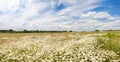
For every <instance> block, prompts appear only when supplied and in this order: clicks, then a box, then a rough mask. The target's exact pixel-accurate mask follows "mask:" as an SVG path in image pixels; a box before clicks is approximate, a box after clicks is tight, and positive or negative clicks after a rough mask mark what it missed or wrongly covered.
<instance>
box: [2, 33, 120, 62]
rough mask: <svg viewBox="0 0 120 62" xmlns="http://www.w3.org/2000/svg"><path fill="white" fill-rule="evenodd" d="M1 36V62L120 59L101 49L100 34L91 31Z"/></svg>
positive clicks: (80, 61)
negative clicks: (98, 40)
mask: <svg viewBox="0 0 120 62" xmlns="http://www.w3.org/2000/svg"><path fill="white" fill-rule="evenodd" d="M0 35H1V37H0V62H119V61H120V58H118V55H117V54H116V53H115V52H113V51H108V50H104V49H101V48H99V47H98V46H97V45H96V44H97V40H96V37H95V36H92V35H90V34H85V35H82V34H79V33H42V34H29V35H24V36H21V37H17V36H9V37H7V35H8V34H5V35H6V36H3V37H2V34H0ZM9 35H10V34H9Z"/></svg>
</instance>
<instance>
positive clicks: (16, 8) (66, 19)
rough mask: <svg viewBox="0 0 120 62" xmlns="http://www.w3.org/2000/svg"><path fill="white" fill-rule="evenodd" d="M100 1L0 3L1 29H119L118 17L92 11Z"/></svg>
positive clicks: (12, 0) (16, 0) (11, 0)
mask: <svg viewBox="0 0 120 62" xmlns="http://www.w3.org/2000/svg"><path fill="white" fill-rule="evenodd" d="M101 3H102V1H101V0H89V1H84V0H4V1H3V0H0V29H15V30H23V29H29V30H36V29H39V30H73V31H91V30H95V29H106V28H107V29H119V27H118V26H119V23H120V22H119V17H115V16H112V15H110V14H109V13H107V12H105V11H103V12H96V11H92V10H93V9H95V8H97V7H100V6H101Z"/></svg>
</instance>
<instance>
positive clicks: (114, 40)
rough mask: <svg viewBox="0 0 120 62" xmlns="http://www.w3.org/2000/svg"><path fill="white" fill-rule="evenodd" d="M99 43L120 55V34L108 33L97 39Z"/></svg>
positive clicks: (101, 46)
mask: <svg viewBox="0 0 120 62" xmlns="http://www.w3.org/2000/svg"><path fill="white" fill-rule="evenodd" d="M97 43H98V45H99V47H100V48H103V49H106V50H110V51H114V52H115V53H116V54H118V55H120V35H118V34H115V33H108V34H106V35H104V36H101V37H99V38H98V39H97Z"/></svg>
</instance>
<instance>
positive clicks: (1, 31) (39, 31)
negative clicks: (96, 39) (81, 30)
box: [0, 29, 73, 33]
mask: <svg viewBox="0 0 120 62" xmlns="http://www.w3.org/2000/svg"><path fill="white" fill-rule="evenodd" d="M46 32H48V33H49V32H53V33H54V32H73V31H42V30H26V29H25V30H22V31H16V30H13V29H9V30H0V33H46Z"/></svg>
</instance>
